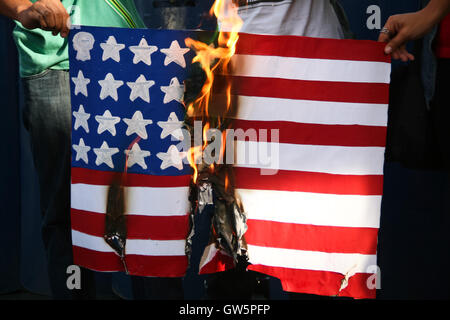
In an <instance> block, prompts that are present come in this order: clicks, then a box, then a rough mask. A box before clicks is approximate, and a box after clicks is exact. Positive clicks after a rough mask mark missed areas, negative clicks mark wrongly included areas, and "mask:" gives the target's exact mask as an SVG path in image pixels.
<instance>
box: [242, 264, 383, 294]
mask: <svg viewBox="0 0 450 320" xmlns="http://www.w3.org/2000/svg"><path fill="white" fill-rule="evenodd" d="M248 269H249V270H253V271H256V272H261V273H264V274H267V275H270V276H273V277H276V278H278V279H280V280H281V284H282V286H283V290H285V291H288V292H297V293H308V294H317V295H323V296H340V297H353V298H355V299H375V296H376V289H375V288H372V287H371V286H370V287H369V286H368V285H367V282H369V284H372V281H371V279H369V278H370V277H373V276H374V275H373V274H370V273H357V274H355V275H353V276H352V277H350V279H349V281H348V286H347V287H346V288H344V289H343V290H341V291H339V289H340V287H341V283H342V280H343V279H344V275H342V274H340V273H335V272H329V271H314V270H299V269H289V268H281V267H268V266H262V265H250V266H249V267H248Z"/></svg>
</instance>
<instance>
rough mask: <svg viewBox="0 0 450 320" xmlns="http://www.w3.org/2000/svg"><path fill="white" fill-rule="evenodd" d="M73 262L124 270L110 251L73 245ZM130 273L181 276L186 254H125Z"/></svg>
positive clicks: (185, 263) (99, 269) (91, 266)
mask: <svg viewBox="0 0 450 320" xmlns="http://www.w3.org/2000/svg"><path fill="white" fill-rule="evenodd" d="M73 257H74V263H75V264H77V265H79V266H82V267H85V268H88V269H92V270H96V271H125V270H124V267H123V264H122V262H121V261H120V259H119V257H118V256H117V255H116V254H115V253H112V252H99V251H93V250H89V249H85V248H81V247H77V246H73ZM126 263H127V268H128V271H129V273H130V274H131V275H135V276H143V277H183V276H184V275H185V273H186V269H187V257H186V256H138V255H127V256H126Z"/></svg>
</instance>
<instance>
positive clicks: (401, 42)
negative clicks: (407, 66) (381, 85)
mask: <svg viewBox="0 0 450 320" xmlns="http://www.w3.org/2000/svg"><path fill="white" fill-rule="evenodd" d="M448 13H450V0H431V1H430V3H429V4H428V5H427V6H426V7H425V8H423V9H422V10H420V11H417V12H413V13H405V14H398V15H394V16H391V17H389V19H388V20H387V22H386V24H385V25H384V28H383V29H384V30H386V33H383V32H382V33H380V36H379V38H378V41H380V42H386V43H387V45H386V47H385V50H384V51H385V53H386V54H391V55H392V58H394V59H401V60H402V61H405V62H406V61H408V60H414V56H413V55H412V54H410V53H409V52H408V51H407V50H406V43H407V42H408V41H410V40H416V39H420V38H421V37H423V36H424V35H425V34H427V33H428V32H429V31H430V30H431V29H432V28H433V27H434V26H435V25H437V24H438V23H439V22H440V21H441V20H442V19H443V18H444V17H445V16H446V15H447V14H448ZM387 32H389V33H387Z"/></svg>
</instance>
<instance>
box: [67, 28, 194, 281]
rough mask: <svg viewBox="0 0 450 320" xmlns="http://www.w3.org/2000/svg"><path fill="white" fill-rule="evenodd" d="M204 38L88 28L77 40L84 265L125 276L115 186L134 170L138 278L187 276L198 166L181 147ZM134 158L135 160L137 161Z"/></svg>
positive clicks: (130, 250) (76, 239)
mask: <svg viewBox="0 0 450 320" xmlns="http://www.w3.org/2000/svg"><path fill="white" fill-rule="evenodd" d="M195 35H196V33H195V32H184V31H169V30H164V31H163V30H143V29H133V30H132V29H118V28H96V27H81V28H79V29H76V30H74V32H72V33H71V36H70V39H69V44H70V49H69V50H70V77H71V92H72V114H73V117H72V146H73V150H72V182H71V222H72V243H73V254H74V261H75V263H76V264H78V265H81V266H84V267H87V268H90V269H94V270H98V271H123V270H124V266H123V264H122V262H121V260H120V258H119V256H118V255H116V254H115V253H114V251H113V250H112V249H111V248H110V247H109V246H108V245H107V244H106V242H105V241H104V239H103V234H104V229H105V212H106V202H107V192H108V186H109V185H110V184H111V182H112V181H113V179H114V176H115V174H116V172H124V171H126V176H125V177H126V178H125V180H124V184H125V187H126V188H125V198H126V210H125V214H126V217H127V233H128V235H127V243H126V263H127V268H128V271H129V273H130V274H133V275H139V276H158V277H181V276H183V275H184V274H185V272H186V268H187V262H188V261H187V256H186V255H185V239H186V237H187V233H188V231H189V230H188V228H189V227H188V226H189V222H188V213H189V209H190V204H189V201H188V190H189V182H190V177H191V172H192V170H191V168H190V166H189V164H188V162H187V161H184V160H185V154H184V153H183V152H181V150H180V147H179V146H177V145H178V144H179V143H180V142H181V140H183V135H182V132H181V130H180V128H181V125H182V122H183V120H184V114H185V108H184V106H183V105H182V103H181V101H182V98H183V93H184V86H183V81H184V80H185V79H186V77H187V74H188V73H187V67H188V66H189V65H190V64H191V60H192V58H193V56H194V52H192V51H190V50H189V49H188V48H186V46H185V44H184V39H185V38H186V37H195ZM127 155H128V157H127Z"/></svg>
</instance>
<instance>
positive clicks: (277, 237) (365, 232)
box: [245, 219, 378, 254]
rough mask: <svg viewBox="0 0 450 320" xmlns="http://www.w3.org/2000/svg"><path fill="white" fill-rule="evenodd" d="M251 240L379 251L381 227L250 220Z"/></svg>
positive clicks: (321, 248) (274, 244)
mask: <svg viewBox="0 0 450 320" xmlns="http://www.w3.org/2000/svg"><path fill="white" fill-rule="evenodd" d="M247 225H248V230H247V232H246V233H245V240H246V241H247V243H248V244H251V245H255V246H261V247H272V248H284V249H293V250H305V251H321V252H329V253H360V254H376V252H377V236H378V229H375V228H350V227H331V226H314V225H305V224H295V223H283V222H274V221H263V220H252V219H250V220H248V222H247Z"/></svg>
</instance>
